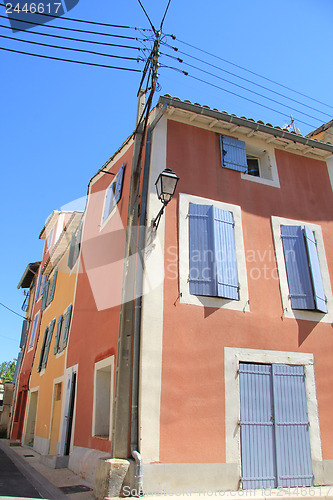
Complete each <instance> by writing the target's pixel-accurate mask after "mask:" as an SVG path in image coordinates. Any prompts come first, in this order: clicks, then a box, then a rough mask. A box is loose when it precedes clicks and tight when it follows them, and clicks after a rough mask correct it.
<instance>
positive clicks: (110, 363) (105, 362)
mask: <svg viewBox="0 0 333 500" xmlns="http://www.w3.org/2000/svg"><path fill="white" fill-rule="evenodd" d="M108 367H110V410H109V435H108V436H102V435H101V434H99V433H98V432H96V425H97V415H96V414H97V372H98V371H100V370H102V371H103V370H105V369H106V368H108ZM113 381H114V355H112V356H109V357H108V358H105V359H102V360H101V361H97V362H96V363H95V370H94V401H93V418H92V436H96V437H99V438H100V439H111V434H112V407H113Z"/></svg>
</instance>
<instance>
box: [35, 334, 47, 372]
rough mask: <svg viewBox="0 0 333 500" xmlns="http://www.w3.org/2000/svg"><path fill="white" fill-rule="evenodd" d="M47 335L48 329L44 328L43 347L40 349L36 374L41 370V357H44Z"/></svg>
mask: <svg viewBox="0 0 333 500" xmlns="http://www.w3.org/2000/svg"><path fill="white" fill-rule="evenodd" d="M48 333H49V328H48V327H46V328H45V332H44V339H43V345H42V349H41V351H40V357H39V363H38V368H37V371H38V372H40V371H41V369H42V364H43V357H44V352H45V347H46V341H47V336H48Z"/></svg>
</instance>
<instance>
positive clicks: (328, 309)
mask: <svg viewBox="0 0 333 500" xmlns="http://www.w3.org/2000/svg"><path fill="white" fill-rule="evenodd" d="M272 226H273V235H274V243H275V250H276V259H277V265H278V272H279V279H280V289H281V297H282V304H283V309H284V314H285V315H286V316H287V317H296V318H299V319H310V320H313V321H316V320H319V321H324V322H329V321H331V319H330V318H331V317H332V310H333V308H332V305H333V304H332V290H331V284H330V278H329V273H328V268H327V262H326V256H325V249H324V243H323V237H322V232H321V228H320V226H318V225H316V224H308V223H302V222H299V221H292V220H289V219H282V218H278V217H272Z"/></svg>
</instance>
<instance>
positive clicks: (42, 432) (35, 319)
mask: <svg viewBox="0 0 333 500" xmlns="http://www.w3.org/2000/svg"><path fill="white" fill-rule="evenodd" d="M81 218H82V212H53V213H52V214H51V216H50V217H49V219H48V220H47V222H46V224H45V227H44V228H43V230H42V232H41V234H40V238H41V239H44V240H45V245H44V252H43V259H42V262H41V265H40V266H39V269H38V268H37V271H36V273H35V276H34V283H35V286H34V288H33V292H34V293H31V301H32V303H33V304H34V308H33V310H34V314H31V315H30V317H31V320H30V323H32V326H31V327H30V330H29V331H28V335H27V337H26V341H25V347H24V349H25V353H26V354H25V358H24V361H23V365H22V367H21V374H20V379H19V386H20V385H21V384H22V383H23V382H24V380H23V378H22V377H23V375H24V374H26V376H27V377H28V378H27V383H26V394H27V396H28V397H27V398H26V403H27V405H26V410H25V411H23V412H22V417H21V420H20V422H19V423H20V426H21V436H22V443H23V444H25V445H28V446H33V447H34V449H35V450H36V451H38V452H39V453H41V454H42V455H54V456H56V455H59V453H60V444H61V437H62V434H61V431H62V429H64V424H63V421H62V420H63V415H62V404H63V402H62V399H63V397H62V396H63V392H64V389H63V380H64V367H65V357H66V347H67V339H68V333H69V327H70V319H71V309H72V304H73V298H74V292H75V284H76V273H75V270H73V269H72V266H70V267H69V264H70V260H69V253H70V251H71V248H72V247H73V245H71V242H73V239H72V235H73V236H74V235H75V233H76V232H77V230H78V225H79V223H80V220H81ZM21 281H22V280H21ZM30 353H31V354H30ZM30 358H31V359H30ZM28 361H29V364H28ZM22 368H23V370H22ZM63 434H65V429H64V431H63ZM21 436H19V435H18V434H16V427H15V418H14V423H13V429H12V436H11V437H12V439H16V438H19V439H20V438H21ZM64 439H65V438H63V441H64ZM62 444H63V448H64V443H62ZM63 454H64V452H63V453H62V455H63ZM67 455H68V452H67Z"/></svg>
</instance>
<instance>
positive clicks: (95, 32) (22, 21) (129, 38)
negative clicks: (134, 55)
mask: <svg viewBox="0 0 333 500" xmlns="http://www.w3.org/2000/svg"><path fill="white" fill-rule="evenodd" d="M0 18H2V19H8V17H7V16H2V15H0ZM15 21H18V22H20V23H25V24H32V25H34V26H40V23H34V22H33V21H24V20H23V19H15ZM47 27H48V28H51V29H54V30H66V31H75V32H76V33H88V34H90V35H101V36H109V37H114V38H124V39H126V40H137V38H136V37H134V36H126V35H114V34H111V33H103V32H100V31H89V30H79V29H76V28H65V27H64V26H53V25H52V24H48V25H47Z"/></svg>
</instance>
